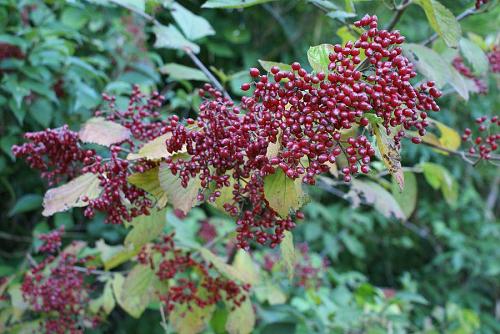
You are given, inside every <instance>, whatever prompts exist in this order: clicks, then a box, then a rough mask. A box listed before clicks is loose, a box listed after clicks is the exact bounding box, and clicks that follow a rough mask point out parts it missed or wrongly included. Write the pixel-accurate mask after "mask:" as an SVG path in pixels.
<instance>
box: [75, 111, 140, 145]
mask: <svg viewBox="0 0 500 334" xmlns="http://www.w3.org/2000/svg"><path fill="white" fill-rule="evenodd" d="M78 135H79V137H80V140H81V141H83V142H85V143H93V144H99V145H104V146H110V145H113V144H117V143H121V142H122V141H124V140H127V139H129V138H130V130H129V129H127V128H126V127H124V126H122V125H120V124H118V123H115V122H112V121H107V120H106V119H105V118H103V117H93V118H91V119H89V120H88V121H87V122H85V124H84V125H83V126H82V128H81V129H80V132H79V133H78Z"/></svg>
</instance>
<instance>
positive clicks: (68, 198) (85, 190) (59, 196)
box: [42, 173, 102, 216]
mask: <svg viewBox="0 0 500 334" xmlns="http://www.w3.org/2000/svg"><path fill="white" fill-rule="evenodd" d="M101 191H102V188H101V187H100V186H99V178H98V177H97V175H96V174H92V173H85V174H83V175H80V176H78V177H77V178H75V179H73V180H71V181H70V182H68V183H66V184H64V185H62V186H59V187H57V188H52V189H49V190H48V191H47V192H46V193H45V196H44V198H43V208H44V210H43V212H42V214H43V215H44V216H51V215H53V214H54V213H56V212H63V211H66V210H69V209H71V208H75V207H84V206H87V205H88V203H89V202H88V201H87V202H84V201H83V200H82V198H83V197H87V198H88V199H89V201H90V200H93V199H96V198H97V197H99V195H100V194H101Z"/></svg>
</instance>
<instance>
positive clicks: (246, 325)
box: [226, 296, 255, 334]
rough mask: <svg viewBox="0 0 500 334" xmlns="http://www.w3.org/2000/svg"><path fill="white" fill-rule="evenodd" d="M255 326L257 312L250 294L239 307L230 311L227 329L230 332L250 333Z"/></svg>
mask: <svg viewBox="0 0 500 334" xmlns="http://www.w3.org/2000/svg"><path fill="white" fill-rule="evenodd" d="M254 326H255V312H254V310H253V307H252V302H251V301H250V298H249V296H246V299H245V301H244V302H243V303H241V305H240V306H239V307H236V308H234V309H233V310H232V311H230V312H229V314H228V316H227V322H226V330H227V332H228V333H229V334H249V333H252V331H253V329H254Z"/></svg>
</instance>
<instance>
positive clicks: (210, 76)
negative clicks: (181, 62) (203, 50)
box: [184, 48, 232, 101]
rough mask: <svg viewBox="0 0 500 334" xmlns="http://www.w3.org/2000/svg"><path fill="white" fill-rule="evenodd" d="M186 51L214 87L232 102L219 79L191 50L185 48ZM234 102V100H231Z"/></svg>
mask: <svg viewBox="0 0 500 334" xmlns="http://www.w3.org/2000/svg"><path fill="white" fill-rule="evenodd" d="M184 51H185V52H186V53H187V55H188V56H189V58H191V60H192V61H193V63H195V65H196V66H198V68H199V69H200V70H201V71H202V72H203V73H204V74H205V75H206V76H207V78H208V80H210V82H211V83H212V84H213V85H214V87H215V88H216V89H218V90H220V91H221V92H223V93H224V96H225V97H226V98H228V99H229V100H231V96H229V93H228V92H227V91H226V90H225V89H224V87H222V84H221V83H220V82H219V80H217V78H216V77H215V76H214V75H213V74H212V72H210V71H209V70H208V68H207V67H206V66H205V65H204V64H203V63H202V62H201V60H200V58H198V57H197V56H196V55H195V54H194V52H193V51H192V50H191V49H190V48H184ZM231 101H232V100H231Z"/></svg>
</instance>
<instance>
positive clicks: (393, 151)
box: [373, 124, 405, 190]
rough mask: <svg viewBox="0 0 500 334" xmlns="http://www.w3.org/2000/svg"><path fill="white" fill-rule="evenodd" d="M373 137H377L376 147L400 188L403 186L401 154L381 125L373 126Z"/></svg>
mask: <svg viewBox="0 0 500 334" xmlns="http://www.w3.org/2000/svg"><path fill="white" fill-rule="evenodd" d="M373 131H374V133H375V137H376V138H377V147H378V149H379V151H380V155H381V156H382V161H383V162H384V164H385V166H386V167H387V169H388V170H389V173H391V175H392V176H394V178H395V179H396V181H397V182H398V185H399V187H400V188H401V190H403V188H404V183H405V179H404V174H403V169H402V168H401V155H400V153H399V148H398V147H397V146H396V144H395V143H394V140H393V139H392V138H391V137H389V136H388V135H387V133H386V130H385V128H384V127H383V126H382V125H378V124H377V125H376V126H374V127H373Z"/></svg>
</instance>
